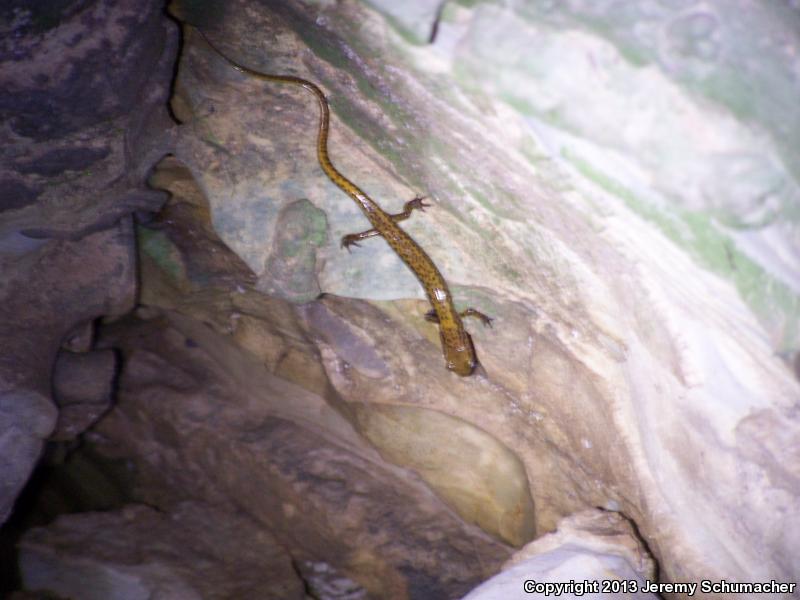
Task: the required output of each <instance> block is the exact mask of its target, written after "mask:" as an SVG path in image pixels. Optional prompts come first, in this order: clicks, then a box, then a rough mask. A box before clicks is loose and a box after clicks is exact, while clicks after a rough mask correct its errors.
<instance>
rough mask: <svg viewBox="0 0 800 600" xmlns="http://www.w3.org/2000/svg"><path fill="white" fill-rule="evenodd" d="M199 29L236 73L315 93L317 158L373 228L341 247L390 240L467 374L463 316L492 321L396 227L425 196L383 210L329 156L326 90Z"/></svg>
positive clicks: (470, 351) (450, 359)
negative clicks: (457, 302)
mask: <svg viewBox="0 0 800 600" xmlns="http://www.w3.org/2000/svg"><path fill="white" fill-rule="evenodd" d="M198 31H199V32H200V35H201V36H203V38H204V39H205V40H206V42H207V43H208V45H209V46H211V48H212V49H213V50H214V51H215V52H216V53H217V54H219V55H220V56H221V57H222V58H223V59H225V61H226V62H228V63H229V64H230V65H231V66H232V67H233V68H234V69H236V70H237V71H240V72H241V73H244V74H246V75H250V76H252V77H256V78H258V79H262V80H264V81H274V82H278V83H288V84H292V85H297V86H300V87H302V88H305V89H307V90H308V91H310V92H311V93H312V94H314V96H315V97H316V99H317V102H318V103H319V110H320V117H319V132H318V135H317V159H318V160H319V164H320V166H321V167H322V170H323V171H325V174H326V175H327V176H328V177H329V178H330V180H331V181H333V183H335V184H336V185H337V186H339V187H340V188H341V189H342V190H343V191H344V192H345V193H346V194H347V195H348V196H350V197H351V198H352V199H353V200H355V201H356V203H357V204H358V205H359V206H360V207H361V210H362V211H364V214H365V215H366V217H367V219H369V222H370V224H372V227H373V229H370V230H368V231H363V232H361V233H355V234H350V235H346V236H344V237H343V238H342V247H344V248H347V249H348V250H349V247H350V246H352V245H355V246H357V245H358V240H362V239H364V238H368V237H372V236H375V235H380V236H382V237H383V239H385V240H386V241H387V242H388V243H389V246H391V248H392V250H394V251H395V252H396V253H397V255H398V256H399V257H400V258H401V259H402V260H403V262H404V263H406V265H408V267H409V268H410V269H411V270H412V271H413V273H414V275H416V277H417V279H419V281H420V283H421V284H422V287H423V288H425V293H426V294H427V296H428V300H429V301H430V303H431V306H432V307H433V310H431V311H430V312H429V313H427V314H426V315H425V318H426V319H428V320H429V321H432V322H435V323H438V324H439V338H440V339H441V342H442V351H443V353H444V357H445V360H446V362H447V368H448V369H449V370H451V371H453V372H454V373H457V374H458V375H462V376H466V375H471V374H472V372H473V371H474V370H475V367H476V366H477V364H478V359H477V358H476V356H475V348H474V347H473V345H472V338H471V337H470V335H469V333H467V331H466V330H465V329H464V324H463V323H462V322H461V317H477V318H479V319H481V320H482V321H483V323H484V324H485V325H490V324H491V321H492V320H491V319H490V318H489V317H487V316H486V315H484V314H482V313H480V312H478V311H477V310H475V309H473V308H469V309H467V310H465V311H463V312H461V313H459V312H457V311H456V309H455V307H454V306H453V296H452V294H451V293H450V290H449V289H448V287H447V283H446V282H445V280H444V277H442V274H441V273H440V272H439V269H437V268H436V265H435V264H433V261H432V260H431V258H430V257H429V256H428V255H427V254H426V253H425V251H424V250H423V249H422V248H420V247H419V244H417V243H416V242H415V241H414V240H413V239H412V238H411V236H409V235H408V234H407V233H406V232H405V231H403V230H402V229H401V228H400V227H399V226H398V225H397V221H402V220H403V219H407V218H408V217H409V216H410V215H411V212H412V211H413V210H414V209H419V210H424V209H425V207H427V206H428V205H427V204H425V203H424V202H423V198H421V197H417V198H414V199H413V200H410V201H408V202H406V204H405V207H404V210H403V212H402V213H398V214H396V215H390V214H388V213H386V212H384V211H383V210H382V209H381V207H380V206H378V205H377V204H376V203H375V202H374V201H373V200H372V199H371V198H370V197H369V196H367V194H366V193H364V192H363V191H362V190H361V189H360V188H359V187H358V186H357V185H356V184H354V183H353V182H352V181H350V180H349V179H347V177H345V176H344V175H342V174H341V173H340V172H339V171H338V170H337V169H336V167H334V166H333V163H332V162H331V159H330V157H329V156H328V127H329V124H330V110H329V108H328V101H327V100H326V99H325V94H324V93H323V92H322V90H321V89H320V88H319V87H318V86H317V85H315V84H313V83H311V82H310V81H308V80H306V79H302V78H300V77H294V76H292V75H271V74H266V73H261V72H259V71H254V70H253V69H249V68H247V67H245V66H244V65H241V64H239V63H238V62H236V61H234V60H232V59H231V58H228V56H226V55H225V54H224V53H222V52H221V51H220V50H218V49H217V48H216V46H214V44H212V43H211V41H210V40H209V39H208V38H207V37H206V36H205V34H204V33H203V32H202V31H200V30H199V29H198Z"/></svg>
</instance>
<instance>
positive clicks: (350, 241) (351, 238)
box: [342, 196, 430, 252]
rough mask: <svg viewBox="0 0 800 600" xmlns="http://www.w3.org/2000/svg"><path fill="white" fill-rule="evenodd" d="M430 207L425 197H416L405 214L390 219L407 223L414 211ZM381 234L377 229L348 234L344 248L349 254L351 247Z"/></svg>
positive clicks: (400, 213)
mask: <svg viewBox="0 0 800 600" xmlns="http://www.w3.org/2000/svg"><path fill="white" fill-rule="evenodd" d="M429 206H430V204H426V203H425V196H415V197H414V198H412V199H411V200H409V201H408V202H406V203H405V205H404V206H403V212H399V213H397V214H395V215H389V218H390V219H391V220H392V221H394V222H395V223H397V222H398V221H405V220H406V219H407V218H408V217H410V216H411V213H412V212H413V211H414V210H421V211H422V212H425V209H426V208H428V207H429ZM380 234H381V232H380V231H378V230H377V229H367V230H366V231H362V232H360V233H348V234H347V235H345V236H342V248H347V251H348V252H349V251H350V246H359V245H360V244H359V243H358V242H360V241H361V240H365V239H367V238H370V237H374V236H376V235H380Z"/></svg>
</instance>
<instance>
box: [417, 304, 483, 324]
mask: <svg viewBox="0 0 800 600" xmlns="http://www.w3.org/2000/svg"><path fill="white" fill-rule="evenodd" d="M458 314H459V316H460V317H461V318H462V319H464V318H466V317H476V318H478V319H480V320H481V322H482V323H483V324H484V325H488V326H489V327H491V326H492V321H494V319H492V317H489V316H486V315H485V314H483V313H482V312H480V311H479V310H475V309H474V308H468V309H467V310H462V311H461V312H460V313H458ZM425 320H426V321H430V322H431V323H438V322H439V317H438V316H437V314H436V311H435V310H433V309H431V310H429V311H428V312H426V313H425Z"/></svg>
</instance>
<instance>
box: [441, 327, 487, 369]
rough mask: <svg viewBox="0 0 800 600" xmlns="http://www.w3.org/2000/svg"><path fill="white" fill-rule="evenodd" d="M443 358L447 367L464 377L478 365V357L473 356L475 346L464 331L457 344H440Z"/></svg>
mask: <svg viewBox="0 0 800 600" xmlns="http://www.w3.org/2000/svg"><path fill="white" fill-rule="evenodd" d="M442 348H443V349H444V358H445V361H447V368H448V369H449V370H450V371H453V373H455V374H456V375H461V376H462V377H466V376H468V375H472V372H473V371H474V370H475V367H477V366H478V359H477V357H476V356H475V348H474V347H473V345H472V338H471V337H470V335H469V334H468V333H466V332H464V335H463V337H462V338H461V340H460V343H458V344H445V343H443V344H442Z"/></svg>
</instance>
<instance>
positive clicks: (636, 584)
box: [464, 510, 659, 600]
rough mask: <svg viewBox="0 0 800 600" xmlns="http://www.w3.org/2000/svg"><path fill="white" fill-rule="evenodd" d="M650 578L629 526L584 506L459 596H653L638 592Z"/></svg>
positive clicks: (649, 565) (508, 599)
mask: <svg viewBox="0 0 800 600" xmlns="http://www.w3.org/2000/svg"><path fill="white" fill-rule="evenodd" d="M654 576H655V565H654V564H653V561H652V559H651V558H650V556H649V554H648V553H647V551H646V550H645V549H644V548H643V547H642V544H641V541H640V540H638V536H637V535H636V533H635V531H634V529H633V528H632V527H631V525H630V524H629V523H627V522H626V521H625V520H624V519H623V518H622V517H621V516H620V515H619V514H615V513H604V512H601V511H598V510H589V511H584V512H581V513H577V514H575V515H573V516H571V517H568V518H566V519H564V520H563V521H561V522H560V523H559V524H558V530H557V531H555V532H554V533H550V534H548V535H545V536H543V537H541V538H539V539H537V540H536V541H534V542H531V543H530V544H528V545H527V546H525V548H523V549H522V550H520V551H519V552H517V553H515V554H514V556H513V557H512V558H511V559H510V560H509V561H508V562H507V563H506V564H505V565H504V566H503V571H502V572H501V573H500V574H498V575H495V576H494V577H492V578H491V579H490V580H489V581H487V582H485V583H483V584H482V585H480V586H479V587H477V588H476V589H474V590H472V592H470V593H469V594H467V595H466V596H465V597H464V600H514V599H517V598H518V599H519V600H522V599H523V598H550V597H554V596H558V597H559V598H588V599H592V598H618V599H619V600H623V599H624V598H633V599H636V600H656V599H657V598H658V597H659V595H657V594H654V593H651V592H648V591H643V590H646V589H649V584H650V582H651V581H653V580H654ZM524 582H529V583H530V589H526V587H525V585H524Z"/></svg>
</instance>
